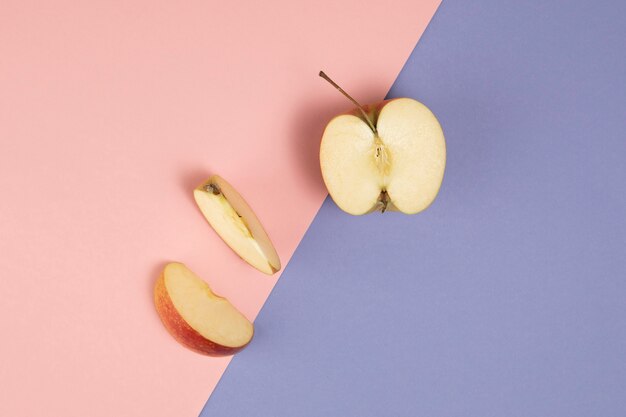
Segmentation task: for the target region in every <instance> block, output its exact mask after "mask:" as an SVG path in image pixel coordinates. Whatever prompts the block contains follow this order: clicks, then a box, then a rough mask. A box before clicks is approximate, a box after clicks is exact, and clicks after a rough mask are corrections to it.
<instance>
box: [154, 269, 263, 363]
mask: <svg viewBox="0 0 626 417" xmlns="http://www.w3.org/2000/svg"><path fill="white" fill-rule="evenodd" d="M154 304H155V306H156V310H157V313H158V314H159V317H160V318H161V321H162V322H163V325H164V326H165V328H166V329H167V330H168V331H169V333H170V334H171V335H172V336H173V337H174V338H175V339H176V340H177V341H178V342H179V343H181V344H182V345H184V346H185V347H187V348H189V349H191V350H193V351H195V352H198V353H201V354H203V355H208V356H229V355H233V354H235V353H237V352H239V351H241V350H242V349H243V348H245V347H246V346H247V345H248V343H250V341H251V340H252V337H253V336H254V326H253V324H252V323H251V322H250V321H249V320H248V319H247V318H246V317H245V316H244V315H243V314H241V313H240V312H239V311H238V310H237V309H236V308H235V307H234V306H233V305H232V304H231V303H230V302H229V301H228V300H227V299H226V298H223V297H220V296H219V295H217V294H215V293H213V291H211V288H210V287H209V286H208V284H207V283H205V282H204V281H203V280H202V279H200V278H199V277H198V276H197V275H196V274H194V273H193V272H192V271H191V270H190V269H189V268H187V267H186V266H185V265H183V264H181V263H178V262H173V263H170V264H167V265H166V266H165V268H164V269H163V272H162V273H161V276H160V277H159V279H158V280H157V282H156V284H155V287H154Z"/></svg>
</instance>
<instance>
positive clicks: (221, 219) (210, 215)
mask: <svg viewBox="0 0 626 417" xmlns="http://www.w3.org/2000/svg"><path fill="white" fill-rule="evenodd" d="M194 198H195V200H196V203H197V204H198V207H199V208H200V211H201V212H202V214H203V215H204V217H205V218H206V219H207V221H208V222H209V224H210V225H211V226H212V227H213V229H215V231H216V232H217V234H218V235H219V236H220V237H221V238H222V239H223V240H224V242H226V244H227V245H228V246H230V247H231V249H233V251H235V253H237V254H238V255H239V256H240V257H241V258H242V259H243V260H245V261H246V262H248V263H249V264H250V265H252V266H253V267H255V268H256V269H258V270H259V271H261V272H264V273H266V274H270V275H271V274H273V273H275V272H277V271H278V270H280V258H279V257H278V253H277V252H276V249H275V248H274V245H273V244H272V241H271V240H270V238H269V236H268V235H267V232H266V231H265V229H264V228H263V226H262V224H261V222H260V221H259V219H258V218H257V216H256V215H255V214H254V212H253V211H252V209H251V208H250V206H249V205H248V203H247V202H246V201H245V200H244V199H243V197H241V195H240V194H239V193H238V192H237V191H236V190H235V189H234V188H233V187H232V186H231V185H230V184H229V183H228V182H226V180H224V179H223V178H221V177H220V176H218V175H213V176H212V177H210V178H209V179H208V180H206V181H205V182H203V183H202V184H201V185H200V186H199V187H197V188H196V189H195V190H194Z"/></svg>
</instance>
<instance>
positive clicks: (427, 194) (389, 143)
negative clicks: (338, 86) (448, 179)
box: [320, 98, 446, 215]
mask: <svg viewBox="0 0 626 417" xmlns="http://www.w3.org/2000/svg"><path fill="white" fill-rule="evenodd" d="M366 112H367V113H369V115H370V116H371V118H372V119H373V120H374V121H375V128H376V131H374V130H372V128H370V126H369V125H368V123H366V121H365V120H363V118H362V117H360V114H359V113H358V112H357V111H354V112H352V113H350V114H343V115H339V116H337V117H335V118H334V119H333V120H331V121H330V123H329V124H328V126H326V129H325V131H324V135H323V137H322V143H321V146H320V165H321V170H322V176H323V178H324V182H325V184H326V187H327V189H328V191H329V193H330V195H331V197H332V198H333V200H334V201H335V203H336V204H337V205H338V206H339V207H340V208H341V209H342V210H344V211H346V212H347V213H350V214H354V215H360V214H366V213H369V212H372V211H375V210H377V209H380V210H381V211H385V210H397V211H401V212H403V213H407V214H413V213H417V212H420V211H422V210H424V209H426V208H427V207H428V206H429V205H430V204H431V203H432V202H433V200H434V199H435V197H436V196H437V193H438V192H439V188H440V187H441V182H442V180H443V174H444V170H445V166H446V145H445V140H444V136H443V131H442V129H441V126H440V125H439V122H438V121H437V118H436V117H435V116H434V115H433V113H432V112H431V111H430V110H429V109H428V108H427V107H426V106H424V105H423V104H422V103H420V102H418V101H415V100H413V99H410V98H399V99H393V100H388V101H384V102H382V103H380V104H378V105H376V106H372V107H368V108H366Z"/></svg>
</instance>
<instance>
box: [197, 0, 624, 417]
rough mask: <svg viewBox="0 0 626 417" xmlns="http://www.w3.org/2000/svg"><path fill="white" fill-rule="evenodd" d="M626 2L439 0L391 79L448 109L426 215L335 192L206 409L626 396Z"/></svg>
mask: <svg viewBox="0 0 626 417" xmlns="http://www.w3.org/2000/svg"><path fill="white" fill-rule="evenodd" d="M624 15H626V4H624V3H623V2H617V1H615V2H604V3H603V4H601V5H600V4H598V3H594V2H584V1H571V2H567V3H562V4H561V3H560V2H543V1H531V2H519V1H516V0H497V1H496V0H480V1H474V2H465V1H452V0H450V1H444V2H443V3H442V5H441V6H440V8H439V9H438V11H437V14H436V15H435V17H434V18H433V20H432V22H431V23H430V25H429V27H428V30H427V31H426V33H425V35H424V36H423V37H422V39H421V40H420V42H419V44H418V45H417V47H416V49H415V51H414V53H413V54H412V56H411V58H410V59H409V61H408V62H407V64H406V65H405V67H404V69H403V70H402V72H401V74H400V76H399V77H398V80H397V81H396V83H395V84H394V87H393V88H392V89H391V92H390V96H392V97H397V96H409V97H415V98H417V99H420V100H422V101H423V102H424V103H426V104H427V105H428V106H429V107H430V108H431V109H432V110H433V111H434V113H435V114H436V115H437V116H438V117H439V119H440V120H441V123H442V126H443V128H444V131H445V133H446V139H447V149H448V164H447V171H446V176H445V179H444V183H443V187H442V189H441V193H440V195H439V197H438V199H437V200H436V201H435V203H434V204H433V206H432V207H431V208H429V209H428V210H427V211H425V212H424V213H422V214H420V215H417V216H403V215H399V214H396V213H387V214H385V215H370V216H364V217H350V216H348V215H345V214H344V213H342V212H340V211H339V210H338V209H337V208H336V206H335V205H334V204H333V203H332V202H331V201H326V203H325V204H324V205H323V206H322V209H321V210H320V211H319V213H318V214H317V216H316V218H315V220H314V221H313V223H312V224H311V227H310V228H309V229H308V231H307V233H306V235H305V236H304V238H303V239H302V242H301V243H300V245H299V246H298V250H297V251H296V253H295V254H294V256H293V258H292V260H291V262H290V264H289V266H288V267H287V269H286V271H285V273H284V274H283V277H282V279H281V281H280V282H279V283H278V285H277V286H276V288H275V289H274V291H273V293H272V297H271V302H269V303H268V304H267V305H266V307H265V308H264V309H263V311H262V312H261V314H260V315H259V317H258V318H257V321H256V325H257V328H258V329H259V335H260V337H259V338H258V339H257V340H256V343H255V344H254V346H251V347H250V349H249V350H248V351H245V352H242V353H241V354H240V355H239V356H237V357H236V358H235V360H234V361H233V363H232V364H231V367H230V369H229V371H228V373H227V374H226V375H225V376H224V378H223V379H222V380H221V381H220V384H219V385H218V387H217V389H216V391H215V393H214V394H213V397H212V398H211V399H210V400H209V401H208V403H207V405H206V406H205V410H204V412H203V413H202V416H207V417H208V416H222V415H228V416H232V417H242V416H248V415H254V416H256V417H282V416H298V417H309V416H311V417H313V416H315V417H317V416H342V417H352V416H354V417H380V416H428V417H457V416H465V417H484V416H507V417H517V416H519V417H528V416H551V417H586V416H596V415H597V416H615V417H617V416H622V415H624V410H626V361H625V356H624V352H626V314H624V313H625V312H626V280H625V279H624V278H625V277H626V257H625V256H624V255H625V253H624V248H625V247H624V243H625V242H626V217H625V213H626V193H624V190H625V189H626V186H625V181H626V165H625V164H624V161H623V159H624V155H626V141H625V140H624V139H625V138H626V118H625V117H624V115H625V113H624V109H625V105H626V83H624V74H626V55H624V54H623V53H622V50H623V43H624V39H626V26H625V25H624V22H623V20H624V19H623V16H624Z"/></svg>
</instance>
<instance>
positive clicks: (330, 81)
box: [319, 71, 377, 133]
mask: <svg viewBox="0 0 626 417" xmlns="http://www.w3.org/2000/svg"><path fill="white" fill-rule="evenodd" d="M319 76H320V77H322V78H323V79H325V80H326V81H328V82H329V83H330V84H331V85H332V86H333V87H335V88H336V89H337V90H339V92H340V93H341V94H343V95H344V96H346V98H347V99H348V100H350V101H351V102H353V103H354V104H355V105H356V106H357V107H358V108H359V110H361V114H363V117H365V121H367V124H368V125H369V126H370V128H371V129H372V131H373V132H374V133H377V132H376V126H374V123H372V120H371V119H370V117H369V116H368V115H367V112H366V111H365V109H364V108H363V106H361V104H359V102H358V101H356V100H355V99H354V98H352V96H351V95H350V94H348V93H346V91H345V90H344V89H343V88H341V87H339V85H338V84H337V83H336V82H334V81H333V80H331V79H330V77H329V76H328V75H326V73H325V72H324V71H320V73H319Z"/></svg>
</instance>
